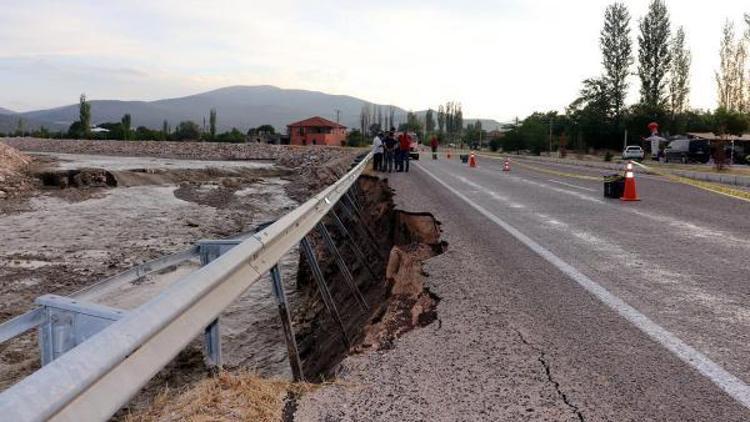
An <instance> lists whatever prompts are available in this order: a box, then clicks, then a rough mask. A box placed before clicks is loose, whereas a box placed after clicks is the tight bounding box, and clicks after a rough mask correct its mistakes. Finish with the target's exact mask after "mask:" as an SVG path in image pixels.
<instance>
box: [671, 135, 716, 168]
mask: <svg viewBox="0 0 750 422" xmlns="http://www.w3.org/2000/svg"><path fill="white" fill-rule="evenodd" d="M710 158H711V146H710V145H709V143H708V141H706V140H704V139H675V140H673V141H672V142H670V143H669V144H668V145H667V147H666V148H665V149H664V161H665V162H667V163H683V164H687V163H690V162H697V163H703V164H705V163H707V162H708V160H709V159H710Z"/></svg>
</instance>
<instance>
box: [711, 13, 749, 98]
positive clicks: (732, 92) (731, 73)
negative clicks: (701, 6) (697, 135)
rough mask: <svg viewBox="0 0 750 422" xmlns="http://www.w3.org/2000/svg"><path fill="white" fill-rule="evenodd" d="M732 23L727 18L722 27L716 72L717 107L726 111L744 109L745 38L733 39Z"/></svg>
mask: <svg viewBox="0 0 750 422" xmlns="http://www.w3.org/2000/svg"><path fill="white" fill-rule="evenodd" d="M735 38H736V37H735V33H734V24H733V23H732V22H731V21H729V20H727V21H726V22H725V23H724V27H723V28H722V36H721V47H720V48H719V60H720V61H719V71H718V72H716V85H717V89H718V94H719V95H718V97H719V108H721V109H725V110H727V111H735V110H739V111H745V110H746V109H747V98H746V95H745V88H746V87H745V67H746V62H747V44H746V40H745V39H742V38H740V39H739V40H735Z"/></svg>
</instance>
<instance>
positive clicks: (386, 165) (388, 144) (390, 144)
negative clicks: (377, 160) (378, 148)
mask: <svg viewBox="0 0 750 422" xmlns="http://www.w3.org/2000/svg"><path fill="white" fill-rule="evenodd" d="M397 144H398V142H397V141H396V138H394V137H393V132H388V134H387V135H386V137H385V140H384V141H383V149H384V150H385V152H384V154H385V155H384V156H383V160H384V162H383V171H388V173H390V172H392V171H393V161H394V159H395V154H396V150H397Z"/></svg>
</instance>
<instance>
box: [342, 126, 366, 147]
mask: <svg viewBox="0 0 750 422" xmlns="http://www.w3.org/2000/svg"><path fill="white" fill-rule="evenodd" d="M365 144H366V141H365V137H364V135H363V134H362V132H360V131H359V130H357V129H354V130H352V131H351V132H349V133H347V134H346V145H347V146H350V147H358V146H362V145H365Z"/></svg>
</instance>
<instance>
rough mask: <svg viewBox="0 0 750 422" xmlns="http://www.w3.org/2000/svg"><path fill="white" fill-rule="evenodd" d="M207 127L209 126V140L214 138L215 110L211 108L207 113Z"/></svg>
mask: <svg viewBox="0 0 750 422" xmlns="http://www.w3.org/2000/svg"><path fill="white" fill-rule="evenodd" d="M208 125H209V133H210V134H211V139H213V138H215V137H216V109H215V108H212V109H211V111H210V112H209V117H208Z"/></svg>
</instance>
